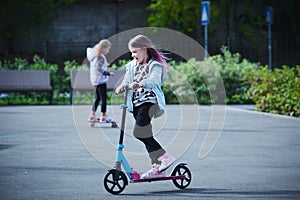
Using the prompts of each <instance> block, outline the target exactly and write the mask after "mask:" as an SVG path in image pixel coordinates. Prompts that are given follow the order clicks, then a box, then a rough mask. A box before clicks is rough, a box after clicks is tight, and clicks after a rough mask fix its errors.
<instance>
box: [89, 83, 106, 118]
mask: <svg viewBox="0 0 300 200" xmlns="http://www.w3.org/2000/svg"><path fill="white" fill-rule="evenodd" d="M95 89H96V98H95V101H94V103H93V107H92V111H93V112H96V111H97V108H98V106H99V103H100V101H101V112H103V113H105V112H106V101H107V94H106V83H104V84H100V85H97V86H95Z"/></svg>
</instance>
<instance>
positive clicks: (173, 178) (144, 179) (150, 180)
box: [130, 175, 186, 183]
mask: <svg viewBox="0 0 300 200" xmlns="http://www.w3.org/2000/svg"><path fill="white" fill-rule="evenodd" d="M185 178H186V177H185V175H179V176H164V177H157V178H141V179H130V182H131V183H142V182H152V181H166V180H178V179H185Z"/></svg>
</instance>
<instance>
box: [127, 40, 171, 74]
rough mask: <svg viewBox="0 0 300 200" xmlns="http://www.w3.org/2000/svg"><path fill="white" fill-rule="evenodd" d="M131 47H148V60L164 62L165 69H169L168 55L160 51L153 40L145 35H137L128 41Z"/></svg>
mask: <svg viewBox="0 0 300 200" xmlns="http://www.w3.org/2000/svg"><path fill="white" fill-rule="evenodd" d="M128 47H129V48H146V49H147V53H148V60H147V62H149V60H151V59H152V60H155V61H157V62H159V63H161V64H162V66H163V70H164V71H167V62H166V60H167V59H168V58H167V57H165V56H164V54H163V53H162V52H161V51H159V50H158V49H157V48H156V47H155V45H154V44H153V43H152V41H151V40H150V39H149V38H148V37H147V36H144V35H137V36H135V37H134V38H132V39H131V40H130V41H129V43H128Z"/></svg>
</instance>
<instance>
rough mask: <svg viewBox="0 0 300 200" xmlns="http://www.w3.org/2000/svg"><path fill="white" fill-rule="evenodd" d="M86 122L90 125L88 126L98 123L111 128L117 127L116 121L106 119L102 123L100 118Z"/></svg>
mask: <svg viewBox="0 0 300 200" xmlns="http://www.w3.org/2000/svg"><path fill="white" fill-rule="evenodd" d="M88 122H89V123H90V126H94V125H95V124H96V123H98V124H111V127H112V128H117V127H118V125H117V122H116V120H113V119H106V120H104V121H102V120H101V119H100V118H96V119H95V120H88Z"/></svg>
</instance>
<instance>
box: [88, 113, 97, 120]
mask: <svg viewBox="0 0 300 200" xmlns="http://www.w3.org/2000/svg"><path fill="white" fill-rule="evenodd" d="M88 121H89V122H95V121H96V117H95V115H93V114H91V115H90V117H89V118H88Z"/></svg>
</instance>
